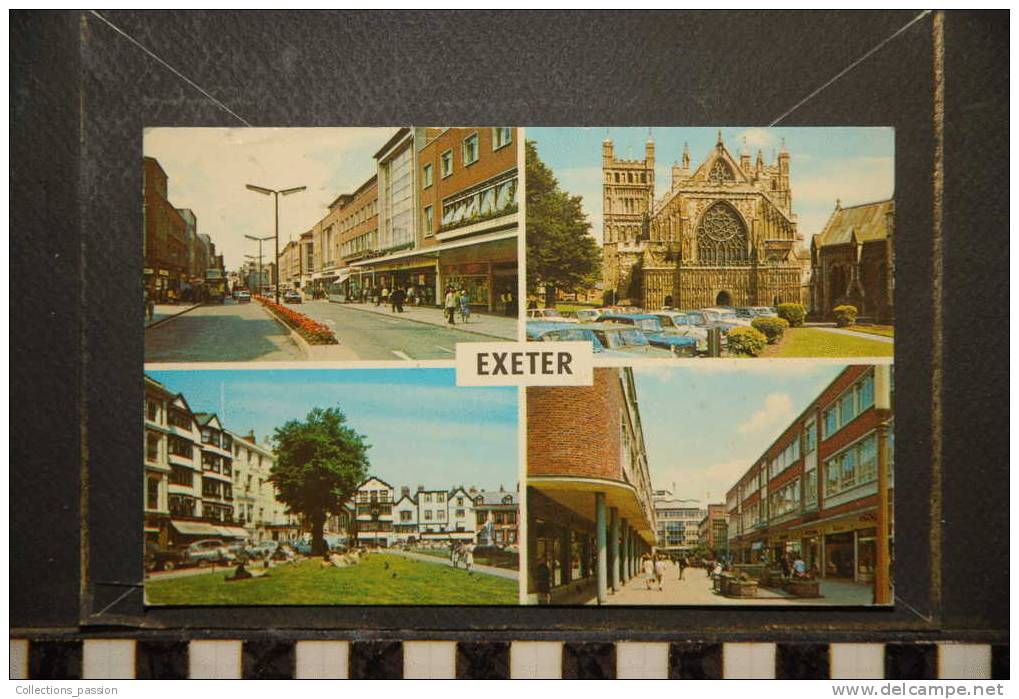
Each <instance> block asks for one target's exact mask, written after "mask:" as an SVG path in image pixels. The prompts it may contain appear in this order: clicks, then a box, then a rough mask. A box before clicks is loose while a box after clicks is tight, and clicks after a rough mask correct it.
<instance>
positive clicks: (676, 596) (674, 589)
mask: <svg viewBox="0 0 1019 699" xmlns="http://www.w3.org/2000/svg"><path fill="white" fill-rule="evenodd" d="M821 595H822V596H821V597H816V598H807V597H794V596H792V595H789V594H786V593H785V592H782V591H780V590H776V589H771V588H767V587H758V588H757V597H752V598H733V597H723V596H722V595H720V594H718V593H716V592H714V591H713V590H712V586H711V578H709V577H708V576H707V575H706V574H705V570H704V569H703V568H687V569H686V571H684V574H683V579H682V580H680V579H679V568H678V566H676V565H674V564H672V563H669V564H666V568H665V576H664V577H663V579H662V589H661V591H659V590H658V589H657V588H655V589H651V590H648V589H647V587H646V585H645V583H644V579H643V578H642V577H640V576H638V577H635V578H632V579H631V580H630V581H629V582H627V583H626V584H625V585H623V588H622V589H621V590H620V591H619V592H617V593H615V594H611V593H610V594H609V597H608V602H607V603H608V604H610V605H656V604H669V605H714V606H718V605H744V606H746V605H751V606H753V605H757V606H762V605H763V606H794V607H802V606H806V605H812V606H818V605H821V606H825V605H869V604H871V602H872V600H873V592H872V588H871V586H870V585H869V584H864V583H854V582H848V581H843V580H822V581H821ZM588 604H597V601H596V600H592V601H590V602H588Z"/></svg>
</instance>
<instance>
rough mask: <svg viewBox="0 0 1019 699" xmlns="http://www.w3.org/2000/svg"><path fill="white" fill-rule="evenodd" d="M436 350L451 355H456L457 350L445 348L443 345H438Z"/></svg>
mask: <svg viewBox="0 0 1019 699" xmlns="http://www.w3.org/2000/svg"><path fill="white" fill-rule="evenodd" d="M435 348H436V349H441V350H442V351H443V352H449V353H450V354H456V351H455V350H451V349H450V348H449V347H443V346H442V345H436V346H435Z"/></svg>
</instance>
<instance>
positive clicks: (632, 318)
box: [599, 313, 697, 357]
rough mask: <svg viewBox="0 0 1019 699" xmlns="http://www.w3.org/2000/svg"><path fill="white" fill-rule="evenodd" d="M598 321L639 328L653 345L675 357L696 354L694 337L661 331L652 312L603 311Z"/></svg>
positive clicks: (658, 322) (656, 317)
mask: <svg viewBox="0 0 1019 699" xmlns="http://www.w3.org/2000/svg"><path fill="white" fill-rule="evenodd" d="M599 321H600V322H603V323H604V322H607V323H621V324H623V325H632V326H634V327H636V328H640V331H641V332H642V333H644V337H646V338H647V340H648V342H650V343H651V344H652V345H653V346H654V347H660V348H662V349H666V350H669V352H671V353H672V354H674V355H676V356H677V357H693V356H696V354H697V340H696V338H692V337H687V336H685V335H679V334H672V333H666V332H663V329H662V321H661V320H659V318H658V316H656V315H654V314H652V313H605V314H603V315H602V317H601V318H600V319H599Z"/></svg>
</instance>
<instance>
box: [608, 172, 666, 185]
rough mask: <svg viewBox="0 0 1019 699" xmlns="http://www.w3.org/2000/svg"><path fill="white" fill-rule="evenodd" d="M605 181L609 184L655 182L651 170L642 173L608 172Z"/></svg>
mask: <svg viewBox="0 0 1019 699" xmlns="http://www.w3.org/2000/svg"><path fill="white" fill-rule="evenodd" d="M605 181H606V182H607V183H609V184H647V183H649V182H653V181H654V173H652V172H651V171H650V170H645V171H642V172H606V173H605Z"/></svg>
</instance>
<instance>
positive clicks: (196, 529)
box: [170, 519, 221, 536]
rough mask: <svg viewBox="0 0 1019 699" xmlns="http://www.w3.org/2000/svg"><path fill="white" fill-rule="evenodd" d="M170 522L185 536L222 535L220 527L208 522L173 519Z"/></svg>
mask: <svg viewBox="0 0 1019 699" xmlns="http://www.w3.org/2000/svg"><path fill="white" fill-rule="evenodd" d="M170 523H171V524H173V528H174V529H176V530H177V531H178V532H180V533H181V534H183V535H184V536H221V535H220V533H219V528H218V527H214V526H212V525H211V524H209V523H208V522H183V521H181V520H177V519H172V520H170Z"/></svg>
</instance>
